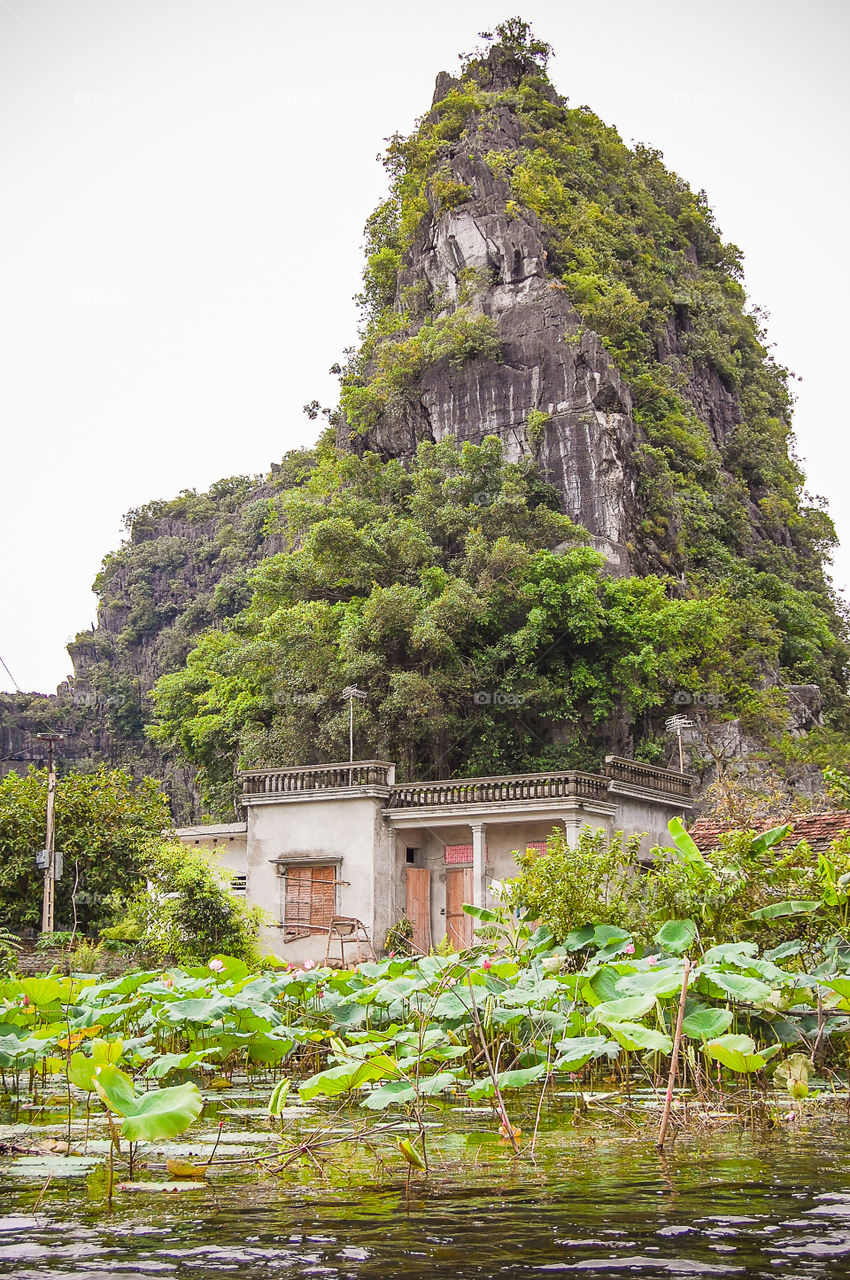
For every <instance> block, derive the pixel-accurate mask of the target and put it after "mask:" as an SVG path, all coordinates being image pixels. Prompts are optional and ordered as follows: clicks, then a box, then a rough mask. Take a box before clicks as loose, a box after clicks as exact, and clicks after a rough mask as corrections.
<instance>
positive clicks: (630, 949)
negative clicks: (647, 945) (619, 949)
mask: <svg viewBox="0 0 850 1280" xmlns="http://www.w3.org/2000/svg"><path fill="white" fill-rule="evenodd" d="M623 950H624V951H625V953H626V955H627V956H633V955H634V953H635V944H634V943H633V942H627V943H626V945H625V946H624V947H623Z"/></svg>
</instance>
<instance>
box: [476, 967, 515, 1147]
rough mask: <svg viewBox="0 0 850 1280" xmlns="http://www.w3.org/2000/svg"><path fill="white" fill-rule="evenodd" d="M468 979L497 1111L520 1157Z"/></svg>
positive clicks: (479, 1037)
mask: <svg viewBox="0 0 850 1280" xmlns="http://www.w3.org/2000/svg"><path fill="white" fill-rule="evenodd" d="M466 977H467V982H468V984H469V996H470V1000H471V1001H472V1008H471V1010H470V1012H471V1014H472V1021H473V1022H474V1023H475V1030H476V1031H477V1032H478V1039H479V1041H480V1043H481V1048H482V1050H483V1052H484V1060H485V1062H486V1063H487V1070H488V1071H489V1073H490V1080H491V1081H492V1084H493V1092H494V1093H495V1095H496V1105H497V1109H498V1112H499V1115H500V1117H501V1120H502V1126H503V1128H504V1130H505V1133H506V1135H507V1137H508V1138H509V1140H510V1144H511V1146H512V1147H513V1149H514V1155H518V1154H519V1143H518V1142H517V1140H516V1133H515V1132H514V1127H513V1125H512V1124H511V1122H510V1120H509V1118H508V1111H507V1108H506V1106H505V1100H504V1098H503V1097H502V1091H501V1089H500V1088H499V1081H498V1080H497V1079H496V1071H495V1068H494V1066H493V1060H492V1058H491V1057H490V1050H489V1049H488V1048H487V1040H486V1038H485V1036H484V1028H483V1027H482V1025H481V1019H480V1018H479V1016H478V1005H477V1004H476V1003H475V992H474V991H473V989H472V974H471V973H467V975H466Z"/></svg>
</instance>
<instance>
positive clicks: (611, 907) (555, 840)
mask: <svg viewBox="0 0 850 1280" xmlns="http://www.w3.org/2000/svg"><path fill="white" fill-rule="evenodd" d="M639 847H640V836H637V835H634V836H629V838H628V839H624V837H623V833H622V831H617V832H616V833H615V834H614V835H613V836H611V837H610V838H609V836H608V834H607V832H605V831H601V830H594V829H593V828H591V827H583V828H582V830H581V832H580V833H579V837H578V841H577V842H576V845H575V847H573V846H571V845H570V844H569V843H568V842H567V839H566V836H565V835H564V833H563V832H562V831H553V833H552V835H551V836H550V837H549V840H548V842H547V845H546V849H545V851H542V852H541V851H540V850H537V849H526V850H525V852H524V853H522V852H517V853H515V854H514V857H515V858H516V861H517V864H518V866H519V868H520V873H519V875H518V876H517V878H516V879H515V880H514V881H513V885H512V901H513V903H514V905H515V906H516V907H525V908H526V910H527V912H528V915H529V917H531V919H533V920H536V921H537V922H538V923H539V924H542V925H548V927H549V928H550V929H551V930H552V933H553V934H554V936H555V938H556V939H557V941H559V942H563V940H564V938H566V936H567V934H569V933H571V932H572V931H573V930H574V929H581V928H583V927H584V926H585V925H588V924H618V925H620V926H622V927H623V928H628V923H629V922H631V921H632V920H633V919H634V918H635V916H636V906H637V903H638V900H639V898H640V885H639V881H638V849H639Z"/></svg>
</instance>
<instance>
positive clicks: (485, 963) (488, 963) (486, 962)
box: [481, 956, 493, 969]
mask: <svg viewBox="0 0 850 1280" xmlns="http://www.w3.org/2000/svg"><path fill="white" fill-rule="evenodd" d="M481 968H482V969H492V968H493V961H492V960H491V959H490V957H489V956H485V957H484V959H483V960H482V961H481Z"/></svg>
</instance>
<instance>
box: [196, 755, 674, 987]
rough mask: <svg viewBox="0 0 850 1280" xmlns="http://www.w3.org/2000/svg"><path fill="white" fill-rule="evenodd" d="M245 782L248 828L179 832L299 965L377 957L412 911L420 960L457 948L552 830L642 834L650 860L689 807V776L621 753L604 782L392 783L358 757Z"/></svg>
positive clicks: (386, 766) (269, 939) (563, 774)
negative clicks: (209, 857) (206, 855)
mask: <svg viewBox="0 0 850 1280" xmlns="http://www.w3.org/2000/svg"><path fill="white" fill-rule="evenodd" d="M241 778H242V787H243V791H242V803H243V805H244V808H245V813H246V820H245V821H244V822H241V823H229V824H226V825H221V826H200V827H184V828H182V829H180V830H179V831H178V833H177V834H178V836H179V837H180V839H181V840H183V841H184V842H185V843H186V844H191V845H195V846H198V847H200V848H203V849H205V850H209V851H210V852H211V853H212V852H214V853H215V854H216V856H217V857H219V859H220V861H221V864H222V865H223V866H224V867H225V868H226V869H227V870H228V871H230V872H231V874H232V875H233V877H234V879H233V889H234V892H237V893H241V894H244V895H245V897H246V898H247V900H248V901H250V902H253V903H257V904H258V905H259V906H261V907H263V908H264V909H265V911H266V912H267V913H268V915H269V917H270V918H271V920H272V923H271V924H270V925H268V926H267V927H265V928H264V931H263V934H264V937H263V941H264V943H265V945H266V946H267V947H268V948H269V950H272V951H274V952H276V953H277V954H278V955H280V956H282V957H283V958H285V959H289V960H293V961H297V962H300V961H302V960H305V959H307V958H308V957H309V958H312V959H314V960H320V959H322V958H324V956H325V954H326V953H327V951H328V948H329V945H330V954H331V955H335V956H339V955H340V954H341V948H340V945H339V944H340V940H342V942H343V944H345V943H346V939H348V944H349V947H350V945H352V943H353V939H354V936H355V931H356V933H357V934H358V935H359V936H360V937H361V939H363V940H364V941H363V943H362V947H361V951H360V955H361V958H362V957H363V956H364V955H365V953H366V952H367V951H368V944H367V943H366V942H365V939H367V938H368V939H369V941H370V942H371V944H372V945H374V948H375V950H376V951H380V950H381V948H382V947H383V942H384V938H385V936H386V932H387V930H388V928H389V927H390V926H391V925H392V924H394V923H395V922H396V921H397V920H398V919H399V918H400V917H401V916H402V915H403V914H406V915H407V916H408V917H409V918H410V920H411V921H412V922H413V927H414V942H415V944H416V945H417V946H418V947H420V948H421V949H422V950H425V951H427V950H428V948H429V947H431V946H436V945H437V944H438V943H439V942H440V941H441V939H442V938H444V937H445V936H446V935H448V936H449V938H450V939H451V941H452V942H453V943H454V944H455V945H456V946H458V947H462V946H464V945H467V944H468V943H469V941H471V936H472V921H471V918H470V917H469V916H468V915H466V914H465V913H464V911H463V904H464V902H471V903H475V904H479V905H487V904H488V903H489V904H492V902H493V901H494V899H493V896H492V894H491V889H490V886H491V885H492V884H493V882H494V881H499V880H503V879H506V878H509V877H510V876H512V875H515V874H516V872H517V866H516V863H515V861H514V857H513V854H514V852H515V851H516V850H518V849H525V848H526V847H528V846H529V845H532V846H533V845H537V846H541V847H542V845H543V844H545V841H546V837H547V836H548V835H549V833H550V832H551V831H552V830H553V829H554V828H557V829H560V830H562V831H564V832H565V834H566V838H567V839H568V840H569V841H570V842H572V843H574V842H575V840H576V839H577V837H578V833H579V831H580V830H581V829H582V827H584V826H590V827H593V828H602V829H603V830H605V831H606V832H608V833H611V834H613V832H615V831H623V832H625V833H626V834H627V835H629V834H632V833H640V834H641V835H642V845H641V847H642V851H643V852H644V853H646V854H648V852H649V850H650V848H651V847H652V846H653V845H654V844H658V843H661V844H664V843H666V842H667V840H668V832H667V823H668V821H669V819H670V818H672V817H674V816H676V815H678V816H680V817H682V816H685V815H687V814H688V813H689V812H690V811H691V809H692V805H691V789H692V779H691V778H690V777H688V776H687V775H686V774H681V773H675V772H673V771H672V770H669V769H660V768H656V767H654V766H652V765H646V764H641V763H639V762H637V761H635V760H627V759H624V758H621V757H617V756H609V757H608V758H607V759H606V762H605V765H604V768H603V770H602V772H600V773H598V774H597V773H583V772H578V771H575V770H568V771H553V772H549V773H536V774H517V775H514V776H506V777H492V778H450V779H446V780H444V781H440V782H416V783H402V784H397V783H396V781H395V766H394V765H393V764H391V763H390V762H388V761H385V760H355V761H352V762H351V763H343V764H326V765H307V766H303V767H296V768H284V769H259V770H252V771H250V772H246V773H243V774H242V775H241ZM341 918H344V920H345V921H346V922H347V923H343V924H340V923H339V921H340V919H341ZM345 956H346V959H351V960H353V959H355V958H356V956H354V955H353V954H352V953H351V951H350V950H347V951H346V952H345Z"/></svg>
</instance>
